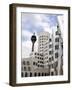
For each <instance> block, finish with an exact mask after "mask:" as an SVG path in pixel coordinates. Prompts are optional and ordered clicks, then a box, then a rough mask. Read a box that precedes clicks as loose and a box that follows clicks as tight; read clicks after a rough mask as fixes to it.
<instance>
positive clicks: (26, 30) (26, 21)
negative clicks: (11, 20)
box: [21, 13, 63, 58]
mask: <svg viewBox="0 0 72 90" xmlns="http://www.w3.org/2000/svg"><path fill="white" fill-rule="evenodd" d="M59 22H60V27H61V28H62V30H63V15H58V14H37V13H36V14H35V13H21V30H22V36H21V37H22V58H27V57H29V55H30V53H31V48H32V42H31V36H32V35H33V33H35V35H36V36H37V41H36V43H35V47H34V50H35V51H36V52H37V49H38V33H40V32H45V31H46V32H49V33H52V30H56V27H57V24H58V23H59Z"/></svg>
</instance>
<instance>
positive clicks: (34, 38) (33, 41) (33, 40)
mask: <svg viewBox="0 0 72 90" xmlns="http://www.w3.org/2000/svg"><path fill="white" fill-rule="evenodd" d="M36 40H37V38H36V36H35V33H34V34H33V35H32V37H31V41H32V52H33V51H34V44H35V42H36Z"/></svg>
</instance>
